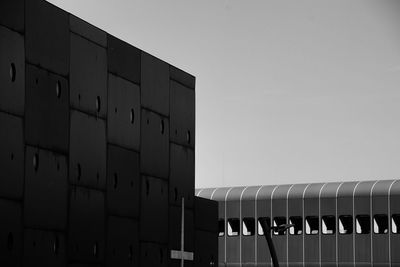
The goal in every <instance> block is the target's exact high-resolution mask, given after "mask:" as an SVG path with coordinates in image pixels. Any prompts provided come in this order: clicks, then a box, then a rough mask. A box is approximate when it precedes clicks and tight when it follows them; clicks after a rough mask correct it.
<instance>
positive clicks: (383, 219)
mask: <svg viewBox="0 0 400 267" xmlns="http://www.w3.org/2000/svg"><path fill="white" fill-rule="evenodd" d="M388 232H389V219H388V216H387V215H386V214H376V215H374V233H375V234H387V233H388Z"/></svg>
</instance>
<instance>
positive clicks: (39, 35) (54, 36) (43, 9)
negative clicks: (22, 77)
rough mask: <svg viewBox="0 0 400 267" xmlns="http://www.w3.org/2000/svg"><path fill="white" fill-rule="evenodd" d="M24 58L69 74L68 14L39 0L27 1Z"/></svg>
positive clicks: (35, 63)
mask: <svg viewBox="0 0 400 267" xmlns="http://www.w3.org/2000/svg"><path fill="white" fill-rule="evenodd" d="M25 22H26V23H25V25H26V29H25V45H26V49H25V51H26V59H27V61H28V62H29V63H31V64H34V65H39V66H41V67H42V68H44V69H47V70H51V71H52V72H55V73H57V74H60V75H63V76H67V75H68V73H69V45H70V43H69V16H68V13H67V12H65V11H63V10H61V9H59V8H57V7H55V6H53V5H52V4H50V3H48V2H46V1H42V0H29V1H26V8H25Z"/></svg>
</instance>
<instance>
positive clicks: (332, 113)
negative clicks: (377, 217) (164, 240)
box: [50, 0, 400, 187]
mask: <svg viewBox="0 0 400 267" xmlns="http://www.w3.org/2000/svg"><path fill="white" fill-rule="evenodd" d="M50 2H52V3H54V4H56V5H57V6H59V7H61V8H63V9H65V10H67V11H69V12H71V13H73V14H75V15H77V16H79V17H81V18H83V19H85V20H87V21H89V22H91V23H92V24H94V25H96V26H98V27H100V28H102V29H104V30H106V31H107V32H109V33H111V34H113V35H115V36H117V37H119V38H121V39H123V40H125V41H127V42H129V43H131V44H132V45H134V46H137V47H139V48H140V49H143V50H145V51H147V52H149V53H151V54H153V55H156V56H158V57H159V58H161V59H163V60H165V61H167V62H169V63H171V64H173V65H176V66H178V67H180V68H182V69H184V70H187V71H188V72H190V73H192V74H193V75H195V76H196V77H197V84H196V97H197V102H196V105H197V107H196V112H197V114H196V115H197V121H196V127H197V129H196V186H197V187H211V186H233V185H257V184H281V183H300V182H317V181H345V180H367V179H369V180H372V179H393V178H399V176H400V175H399V174H400V1H396V0H393V1H387V0H374V1H372V0H363V1H361V0H354V1H348V0H346V1H345V0H335V1H324V0H307V1H305V0H301V1H300V0H293V1H283V0H279V1H266V0H263V1H244V0H243V1H217V0H198V1H189V0H179V1H178V0H172V1H171V0H169V1H149V0H146V1H144V0H143V1H133V0H113V1H110V0H108V1H106V0H68V1H62V0H52V1H50Z"/></svg>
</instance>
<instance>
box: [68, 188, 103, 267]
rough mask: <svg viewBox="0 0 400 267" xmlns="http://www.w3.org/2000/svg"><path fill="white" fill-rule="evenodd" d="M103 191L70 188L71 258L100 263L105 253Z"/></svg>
mask: <svg viewBox="0 0 400 267" xmlns="http://www.w3.org/2000/svg"><path fill="white" fill-rule="evenodd" d="M104 201H105V200H104V193H103V192H101V191H97V190H92V189H86V188H81V187H75V186H73V187H71V188H70V204H69V209H70V210H69V236H68V251H69V252H68V255H69V260H70V261H76V262H86V263H102V262H103V260H104V255H105V219H106V218H105V210H104V206H105V202H104Z"/></svg>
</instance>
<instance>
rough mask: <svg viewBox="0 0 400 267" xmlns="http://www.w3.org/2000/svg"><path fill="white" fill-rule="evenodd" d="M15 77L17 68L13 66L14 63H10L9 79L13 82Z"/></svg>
mask: <svg viewBox="0 0 400 267" xmlns="http://www.w3.org/2000/svg"><path fill="white" fill-rule="evenodd" d="M16 77H17V69H16V68H15V64H14V63H11V66H10V79H11V82H15V79H16Z"/></svg>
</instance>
